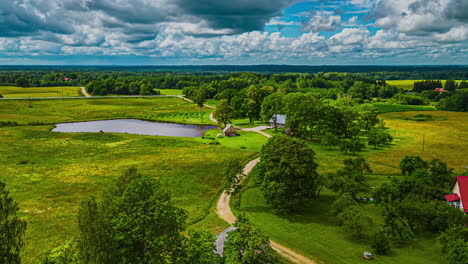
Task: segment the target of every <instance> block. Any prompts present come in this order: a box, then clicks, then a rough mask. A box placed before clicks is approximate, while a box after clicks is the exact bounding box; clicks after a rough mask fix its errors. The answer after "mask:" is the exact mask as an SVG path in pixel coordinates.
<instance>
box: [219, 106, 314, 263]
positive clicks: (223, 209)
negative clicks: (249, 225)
mask: <svg viewBox="0 0 468 264" xmlns="http://www.w3.org/2000/svg"><path fill="white" fill-rule="evenodd" d="M210 120H211V121H213V122H215V123H218V122H217V121H216V119H215V118H214V117H213V113H211V114H210ZM266 128H269V127H267V126H259V127H254V128H242V130H244V131H251V132H257V133H260V134H262V135H264V136H265V137H267V138H271V137H272V136H271V135H270V134H267V133H265V132H263V131H262V130H263V129H266ZM259 162H260V158H256V159H254V160H251V161H250V162H249V163H247V165H245V167H244V171H243V173H244V175H247V174H249V173H250V171H251V170H252V169H253V168H254V167H255V165H257V163H259ZM241 181H242V180H241ZM230 200H231V195H230V194H228V193H226V191H223V193H222V194H221V196H220V197H219V200H218V203H217V204H216V214H217V215H218V216H219V217H220V218H221V219H223V220H224V221H226V222H227V223H228V224H230V225H232V224H234V222H235V221H236V216H235V215H234V214H233V213H232V210H231V207H230V206H229V201H230ZM270 244H271V247H272V248H273V249H274V250H275V251H276V252H278V254H280V255H281V256H283V257H284V258H286V259H288V260H289V261H291V262H293V263H298V264H317V263H316V262H315V261H312V260H310V259H308V258H307V257H305V256H303V255H300V254H298V253H296V252H294V251H293V250H291V249H289V248H287V247H285V246H282V245H281V244H278V243H276V242H275V241H273V240H270Z"/></svg>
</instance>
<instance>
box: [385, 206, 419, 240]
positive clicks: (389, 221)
mask: <svg viewBox="0 0 468 264" xmlns="http://www.w3.org/2000/svg"><path fill="white" fill-rule="evenodd" d="M384 218H385V224H384V230H385V233H387V234H388V235H390V236H391V237H394V238H399V239H400V243H402V242H403V241H404V240H407V239H410V238H413V237H414V233H413V230H412V229H411V227H410V224H409V222H408V220H407V219H406V218H403V217H400V216H399V215H398V213H397V211H396V209H395V208H392V207H387V209H386V210H385V215H384Z"/></svg>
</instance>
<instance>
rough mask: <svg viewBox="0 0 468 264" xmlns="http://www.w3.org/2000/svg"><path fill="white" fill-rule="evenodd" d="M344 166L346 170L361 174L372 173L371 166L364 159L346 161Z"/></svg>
mask: <svg viewBox="0 0 468 264" xmlns="http://www.w3.org/2000/svg"><path fill="white" fill-rule="evenodd" d="M343 164H344V165H345V167H344V170H348V171H356V172H358V173H360V174H364V173H365V172H366V173H372V170H371V168H370V166H369V164H368V163H367V162H366V160H365V159H364V158H355V159H345V160H344V161H343Z"/></svg>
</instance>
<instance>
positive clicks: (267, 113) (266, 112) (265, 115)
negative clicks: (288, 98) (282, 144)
mask: <svg viewBox="0 0 468 264" xmlns="http://www.w3.org/2000/svg"><path fill="white" fill-rule="evenodd" d="M283 98H284V95H283V94H282V93H278V92H277V93H273V94H270V95H269V96H267V97H266V98H265V99H264V100H263V103H262V110H261V116H262V119H263V120H264V121H268V120H270V118H271V119H273V123H274V125H275V130H276V129H277V125H276V121H277V120H276V119H277V117H276V115H277V114H282V109H283V107H284V102H283Z"/></svg>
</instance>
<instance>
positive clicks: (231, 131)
mask: <svg viewBox="0 0 468 264" xmlns="http://www.w3.org/2000/svg"><path fill="white" fill-rule="evenodd" d="M223 135H224V136H226V137H235V136H237V128H235V127H233V126H232V125H231V124H229V125H227V126H226V127H225V128H224V129H223Z"/></svg>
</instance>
